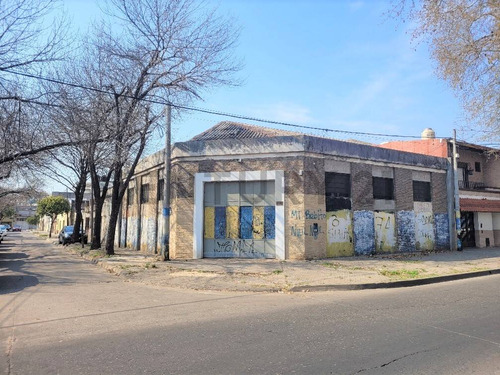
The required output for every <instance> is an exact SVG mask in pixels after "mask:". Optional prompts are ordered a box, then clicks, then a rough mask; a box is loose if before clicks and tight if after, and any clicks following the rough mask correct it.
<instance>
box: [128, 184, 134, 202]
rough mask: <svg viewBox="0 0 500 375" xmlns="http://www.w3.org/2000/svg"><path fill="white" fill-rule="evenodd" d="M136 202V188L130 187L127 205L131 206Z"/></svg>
mask: <svg viewBox="0 0 500 375" xmlns="http://www.w3.org/2000/svg"><path fill="white" fill-rule="evenodd" d="M133 204H134V188H130V189H128V190H127V206H131V205H133Z"/></svg>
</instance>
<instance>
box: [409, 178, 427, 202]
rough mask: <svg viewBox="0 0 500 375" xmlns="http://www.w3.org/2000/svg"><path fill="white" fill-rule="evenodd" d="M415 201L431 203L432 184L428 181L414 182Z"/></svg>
mask: <svg viewBox="0 0 500 375" xmlns="http://www.w3.org/2000/svg"><path fill="white" fill-rule="evenodd" d="M413 201H414V202H430V201H431V183H430V182H426V181H413Z"/></svg>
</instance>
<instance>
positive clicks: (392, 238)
mask: <svg viewBox="0 0 500 375" xmlns="http://www.w3.org/2000/svg"><path fill="white" fill-rule="evenodd" d="M374 226H375V251H377V252H388V251H394V250H395V248H396V222H395V219H394V214H393V213H391V212H382V211H379V212H375V214H374Z"/></svg>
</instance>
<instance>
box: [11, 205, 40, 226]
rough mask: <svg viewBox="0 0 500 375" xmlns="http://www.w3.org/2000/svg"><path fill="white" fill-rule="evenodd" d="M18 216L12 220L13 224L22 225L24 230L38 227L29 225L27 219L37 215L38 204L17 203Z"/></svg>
mask: <svg viewBox="0 0 500 375" xmlns="http://www.w3.org/2000/svg"><path fill="white" fill-rule="evenodd" d="M15 210H16V217H15V220H14V221H13V222H12V226H14V225H16V226H19V227H21V229H22V230H28V229H36V225H29V224H28V223H27V221H26V220H27V219H28V218H29V217H31V216H35V215H36V204H25V205H16V206H15Z"/></svg>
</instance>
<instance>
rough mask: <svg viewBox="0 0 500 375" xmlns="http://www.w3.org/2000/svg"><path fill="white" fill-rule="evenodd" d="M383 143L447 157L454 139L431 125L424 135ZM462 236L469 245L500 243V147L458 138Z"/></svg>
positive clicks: (494, 244)
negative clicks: (418, 137)
mask: <svg viewBox="0 0 500 375" xmlns="http://www.w3.org/2000/svg"><path fill="white" fill-rule="evenodd" d="M381 147H385V148H388V149H392V150H404V151H409V152H414V153H418V154H424V155H431V156H438V157H446V158H449V159H450V161H451V157H452V155H453V152H452V143H451V141H450V140H449V139H442V138H441V139H439V138H435V133H434V131H432V129H426V130H424V132H423V133H422V139H419V140H413V141H397V142H387V143H383V144H382V145H381ZM457 153H458V154H459V157H458V173H457V179H458V185H459V197H460V217H461V219H460V220H461V229H462V231H461V234H460V237H461V240H462V243H463V245H464V246H466V247H489V246H500V159H499V157H500V150H498V149H494V148H490V147H484V146H479V145H475V144H471V143H466V142H457Z"/></svg>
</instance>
